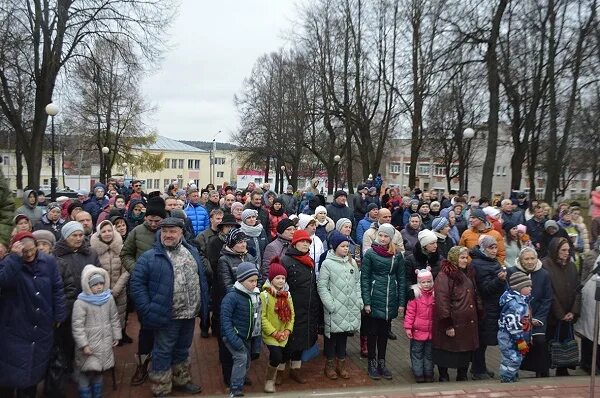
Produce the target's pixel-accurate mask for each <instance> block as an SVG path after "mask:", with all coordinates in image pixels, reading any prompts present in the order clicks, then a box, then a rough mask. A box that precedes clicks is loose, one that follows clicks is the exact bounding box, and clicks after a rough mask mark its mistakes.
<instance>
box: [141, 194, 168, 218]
mask: <svg viewBox="0 0 600 398" xmlns="http://www.w3.org/2000/svg"><path fill="white" fill-rule="evenodd" d="M145 215H146V216H157V217H160V218H167V211H166V210H165V201H164V199H163V198H161V197H159V196H155V197H153V198H152V199H149V200H148V205H147V206H146V213H145Z"/></svg>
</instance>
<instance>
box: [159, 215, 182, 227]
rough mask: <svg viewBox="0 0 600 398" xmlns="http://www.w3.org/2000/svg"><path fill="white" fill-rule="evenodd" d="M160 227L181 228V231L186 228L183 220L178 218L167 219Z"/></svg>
mask: <svg viewBox="0 0 600 398" xmlns="http://www.w3.org/2000/svg"><path fill="white" fill-rule="evenodd" d="M159 225H160V227H161V228H164V227H179V228H181V229H184V228H185V223H184V222H183V220H182V219H181V218H177V217H166V218H164V219H163V220H162V221H161V222H160V224H159Z"/></svg>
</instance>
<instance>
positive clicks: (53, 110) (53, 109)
mask: <svg viewBox="0 0 600 398" xmlns="http://www.w3.org/2000/svg"><path fill="white" fill-rule="evenodd" d="M58 112H59V109H58V105H56V104H54V103H52V102H51V103H49V104H48V105H46V113H47V114H48V116H50V117H51V120H52V128H51V132H52V159H51V161H50V164H51V166H52V178H51V179H50V199H51V200H52V201H53V202H55V201H56V183H57V181H56V163H55V162H54V116H56V115H58Z"/></svg>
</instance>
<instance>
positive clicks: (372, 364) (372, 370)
mask: <svg viewBox="0 0 600 398" xmlns="http://www.w3.org/2000/svg"><path fill="white" fill-rule="evenodd" d="M367 370H368V372H369V377H370V378H371V379H373V380H379V379H381V374H380V373H379V369H378V368H377V360H376V359H369V368H368V369H367Z"/></svg>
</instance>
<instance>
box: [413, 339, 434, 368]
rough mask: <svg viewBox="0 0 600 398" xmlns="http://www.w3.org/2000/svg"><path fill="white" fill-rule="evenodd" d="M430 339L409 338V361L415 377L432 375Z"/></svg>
mask: <svg viewBox="0 0 600 398" xmlns="http://www.w3.org/2000/svg"><path fill="white" fill-rule="evenodd" d="M432 348H433V344H432V343H431V340H426V341H417V340H410V363H411V368H412V372H413V375H415V377H433V360H432V356H431V352H432Z"/></svg>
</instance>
